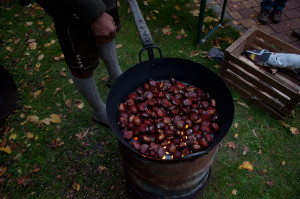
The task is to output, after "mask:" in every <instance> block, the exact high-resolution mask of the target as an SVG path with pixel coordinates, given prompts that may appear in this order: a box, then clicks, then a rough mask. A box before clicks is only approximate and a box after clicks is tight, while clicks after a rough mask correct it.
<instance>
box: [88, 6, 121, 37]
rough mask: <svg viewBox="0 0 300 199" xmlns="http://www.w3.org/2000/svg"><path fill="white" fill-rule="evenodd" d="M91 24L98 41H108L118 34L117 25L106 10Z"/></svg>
mask: <svg viewBox="0 0 300 199" xmlns="http://www.w3.org/2000/svg"><path fill="white" fill-rule="evenodd" d="M90 26H91V28H92V31H93V33H94V35H95V36H96V39H97V42H98V43H108V42H110V41H111V40H113V39H114V38H115V37H116V35H117V31H116V28H117V27H116V25H115V22H114V20H113V18H112V17H111V16H110V15H109V14H107V13H105V12H104V13H103V14H102V15H101V16H100V17H98V18H97V19H95V20H94V21H93V22H92V23H91V24H90Z"/></svg>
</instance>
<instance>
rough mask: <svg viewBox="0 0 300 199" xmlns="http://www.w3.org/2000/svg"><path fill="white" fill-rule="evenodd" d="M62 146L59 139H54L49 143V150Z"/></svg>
mask: <svg viewBox="0 0 300 199" xmlns="http://www.w3.org/2000/svg"><path fill="white" fill-rule="evenodd" d="M63 144H64V141H62V139H60V138H56V139H55V140H52V141H51V143H50V147H51V148H57V147H60V146H62V145H63Z"/></svg>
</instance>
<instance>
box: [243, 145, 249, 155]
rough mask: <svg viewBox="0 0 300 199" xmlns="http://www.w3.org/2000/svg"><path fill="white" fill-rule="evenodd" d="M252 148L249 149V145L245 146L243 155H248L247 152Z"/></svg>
mask: <svg viewBox="0 0 300 199" xmlns="http://www.w3.org/2000/svg"><path fill="white" fill-rule="evenodd" d="M249 151H250V150H249V147H247V146H244V151H243V155H246V154H247V152H249Z"/></svg>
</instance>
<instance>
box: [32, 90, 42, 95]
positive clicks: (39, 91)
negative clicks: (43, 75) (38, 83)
mask: <svg viewBox="0 0 300 199" xmlns="http://www.w3.org/2000/svg"><path fill="white" fill-rule="evenodd" d="M41 93H42V90H38V91H36V92H34V93H33V96H34V97H37V96H39V95H40V94H41Z"/></svg>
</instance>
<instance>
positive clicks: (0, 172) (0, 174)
mask: <svg viewBox="0 0 300 199" xmlns="http://www.w3.org/2000/svg"><path fill="white" fill-rule="evenodd" d="M6 171H7V168H6V167H3V166H1V167H0V177H1V176H3V175H4V174H5V173H6Z"/></svg>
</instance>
